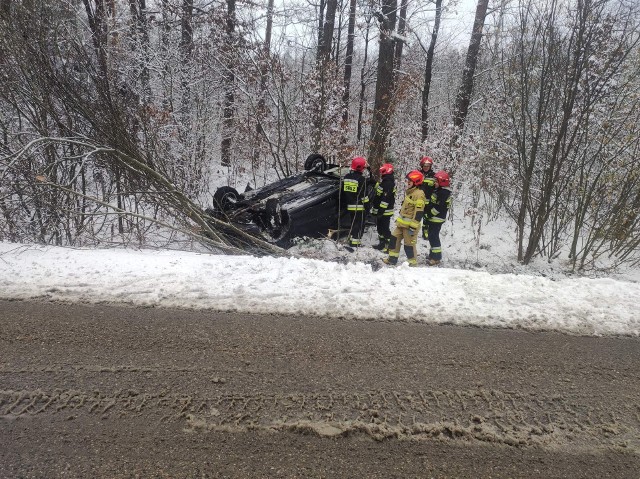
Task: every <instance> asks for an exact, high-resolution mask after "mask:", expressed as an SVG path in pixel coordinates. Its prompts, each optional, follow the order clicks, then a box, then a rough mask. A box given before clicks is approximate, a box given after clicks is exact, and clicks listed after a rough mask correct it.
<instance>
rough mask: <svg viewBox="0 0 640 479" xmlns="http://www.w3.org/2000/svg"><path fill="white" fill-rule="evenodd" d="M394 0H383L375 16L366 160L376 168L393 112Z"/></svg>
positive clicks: (385, 147)
mask: <svg viewBox="0 0 640 479" xmlns="http://www.w3.org/2000/svg"><path fill="white" fill-rule="evenodd" d="M397 8H398V2H397V0H383V2H382V11H381V12H379V13H378V15H377V18H378V21H379V24H380V38H379V42H380V44H379V53H378V72H377V79H376V97H375V103H374V107H373V118H372V123H371V139H370V142H369V163H370V164H371V166H372V168H373V169H374V171H375V170H377V169H378V168H379V167H380V165H381V164H382V163H383V157H384V153H385V151H386V149H387V146H388V142H389V127H390V122H391V114H392V100H393V91H394V89H395V81H394V78H395V76H394V73H393V64H394V59H395V41H394V36H393V33H394V31H395V28H396V10H397Z"/></svg>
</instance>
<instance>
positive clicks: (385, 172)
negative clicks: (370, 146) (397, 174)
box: [380, 163, 393, 175]
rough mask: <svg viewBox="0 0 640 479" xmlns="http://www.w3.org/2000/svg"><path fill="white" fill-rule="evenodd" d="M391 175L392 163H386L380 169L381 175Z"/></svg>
mask: <svg viewBox="0 0 640 479" xmlns="http://www.w3.org/2000/svg"><path fill="white" fill-rule="evenodd" d="M391 173H393V165H392V164H391V163H385V164H384V165H382V166H381V167H380V174H381V175H390V174H391Z"/></svg>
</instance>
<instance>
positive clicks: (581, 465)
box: [0, 301, 640, 479]
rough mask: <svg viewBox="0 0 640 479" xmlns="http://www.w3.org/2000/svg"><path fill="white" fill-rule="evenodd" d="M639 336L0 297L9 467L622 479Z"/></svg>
mask: <svg viewBox="0 0 640 479" xmlns="http://www.w3.org/2000/svg"><path fill="white" fill-rule="evenodd" d="M638 365H640V338H628V337H626V338H594V337H579V336H568V335H563V334H557V333H540V332H538V333H531V332H526V331H517V330H493V329H491V330H490V329H479V328H462V327H455V326H430V325H425V324H419V323H401V322H384V321H367V322H364V321H349V320H332V319H319V318H292V317H280V316H250V315H237V314H222V313H214V312H207V311H199V312H194V311H182V310H172V309H139V308H127V307H117V306H111V305H69V304H55V303H46V302H42V303H37V302H19V301H0V477H3V478H4V477H38V478H40V477H42V478H45V477H46V478H51V477H78V478H80V477H110V478H116V477H118V478H119V477H122V478H125V477H172V478H180V477H185V478H186V477H381V478H382V477H468V478H476V477H493V478H502V477H504V478H506V477H510V478H512V477H527V478H530V477H540V478H551V477H571V478H574V477H585V478H587V477H588V478H593V477H612V478H613V477H615V478H635V479H637V478H638V477H640V476H639V474H638V471H639V470H640V368H639V367H638Z"/></svg>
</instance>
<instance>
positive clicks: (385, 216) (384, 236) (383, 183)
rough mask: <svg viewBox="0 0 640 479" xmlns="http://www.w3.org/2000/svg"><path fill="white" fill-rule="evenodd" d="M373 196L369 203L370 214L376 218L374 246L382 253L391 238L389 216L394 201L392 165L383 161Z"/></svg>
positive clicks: (394, 187) (394, 185)
mask: <svg viewBox="0 0 640 479" xmlns="http://www.w3.org/2000/svg"><path fill="white" fill-rule="evenodd" d="M373 193H374V197H373V201H372V205H371V214H372V215H373V216H375V218H376V229H377V230H378V241H379V243H378V244H377V245H375V246H374V248H375V249H379V250H381V251H383V252H384V253H386V252H388V251H389V241H390V239H391V229H390V228H389V224H390V223H391V217H392V216H393V207H394V206H395V202H396V180H395V178H394V176H393V165H392V164H391V163H385V164H384V165H382V166H381V167H380V181H378V182H377V183H376V186H375V188H374V189H373Z"/></svg>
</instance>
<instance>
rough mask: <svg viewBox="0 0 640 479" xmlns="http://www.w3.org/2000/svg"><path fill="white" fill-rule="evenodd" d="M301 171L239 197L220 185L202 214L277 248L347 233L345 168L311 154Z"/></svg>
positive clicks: (241, 194)
mask: <svg viewBox="0 0 640 479" xmlns="http://www.w3.org/2000/svg"><path fill="white" fill-rule="evenodd" d="M304 169H305V171H304V172H302V173H300V174H297V175H293V176H289V177H286V178H283V179H281V180H278V181H276V182H274V183H271V184H268V185H265V186H263V187H262V188H257V189H255V190H249V191H245V192H244V193H238V191H237V190H236V189H234V188H232V187H230V186H223V187H220V188H218V189H217V190H216V192H215V193H214V195H213V206H212V207H211V208H208V209H207V210H206V212H207V213H208V214H209V215H211V216H212V217H214V218H217V219H221V220H224V221H228V222H230V223H231V224H233V225H234V226H236V227H237V228H239V229H241V230H243V231H244V232H246V233H249V234H251V235H252V236H255V237H258V238H261V239H263V240H265V241H267V242H269V243H272V244H275V245H277V246H280V247H282V248H287V247H290V246H292V244H293V242H292V240H293V238H296V237H309V238H321V237H332V236H333V235H340V234H341V233H343V234H344V233H348V231H349V219H348V216H347V215H345V212H344V208H341V207H340V206H341V205H340V182H341V179H342V177H343V176H344V175H345V174H346V173H347V172H348V171H349V169H348V168H347V167H341V166H338V165H334V164H328V163H327V161H326V159H325V158H324V157H323V156H322V155H319V154H313V155H310V156H309V157H308V158H307V159H306V161H305V163H304ZM369 188H371V185H369ZM368 193H369V192H367V194H368Z"/></svg>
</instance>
